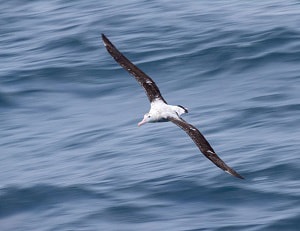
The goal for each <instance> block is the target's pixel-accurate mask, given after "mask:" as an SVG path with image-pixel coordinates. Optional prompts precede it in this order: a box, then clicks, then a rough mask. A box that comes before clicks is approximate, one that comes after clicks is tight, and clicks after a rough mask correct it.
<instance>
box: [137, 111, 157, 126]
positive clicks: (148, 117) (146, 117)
mask: <svg viewBox="0 0 300 231" xmlns="http://www.w3.org/2000/svg"><path fill="white" fill-rule="evenodd" d="M154 121H155V119H154V118H153V116H152V115H151V114H150V113H146V114H145V115H144V118H143V120H142V121H141V122H139V123H138V126H142V125H143V124H145V123H151V122H154Z"/></svg>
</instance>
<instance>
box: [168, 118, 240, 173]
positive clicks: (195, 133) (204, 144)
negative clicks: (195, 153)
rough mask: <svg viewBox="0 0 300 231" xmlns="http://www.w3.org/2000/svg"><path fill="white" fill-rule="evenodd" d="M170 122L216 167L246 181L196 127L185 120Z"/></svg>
mask: <svg viewBox="0 0 300 231" xmlns="http://www.w3.org/2000/svg"><path fill="white" fill-rule="evenodd" d="M169 120H170V121H172V122H173V123H174V124H176V125H177V126H179V127H180V128H182V129H183V130H184V131H185V132H186V133H187V134H188V135H189V136H190V137H191V138H192V140H193V141H194V143H195V144H196V145H197V147H198V148H199V149H200V151H201V152H202V153H203V154H204V155H205V156H206V157H207V158H208V159H210V160H211V161H212V162H213V163H214V164H215V165H216V166H218V167H219V168H221V169H223V170H224V171H225V172H228V173H229V174H231V175H233V176H235V177H238V178H241V179H244V177H242V176H241V175H240V174H238V173H237V172H236V171H235V170H233V169H232V168H230V167H229V166H228V165H227V164H225V162H224V161H223V160H221V158H220V157H219V156H218V155H217V154H216V153H215V151H214V150H213V148H212V147H211V146H210V144H209V143H208V141H207V140H206V139H205V137H204V136H203V135H202V134H201V132H200V131H199V130H198V129H197V128H196V127H194V126H193V125H191V124H189V123H187V122H186V121H184V120H183V119H181V118H180V119H177V118H172V117H171V118H169Z"/></svg>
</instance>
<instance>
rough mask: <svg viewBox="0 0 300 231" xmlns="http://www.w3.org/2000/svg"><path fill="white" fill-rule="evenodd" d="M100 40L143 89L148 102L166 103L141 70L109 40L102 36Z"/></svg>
mask: <svg viewBox="0 0 300 231" xmlns="http://www.w3.org/2000/svg"><path fill="white" fill-rule="evenodd" d="M102 40H103V42H104V45H105V47H106V50H107V51H108V53H109V54H110V55H111V56H112V57H113V58H114V59H115V60H116V61H117V63H119V64H120V65H121V66H122V67H123V68H124V69H125V70H126V71H128V72H129V73H130V74H132V75H133V76H134V77H135V79H136V80H137V81H138V83H139V84H140V85H141V86H142V87H143V88H144V89H145V91H146V94H147V96H148V99H149V100H150V102H152V101H154V100H156V99H161V100H162V101H164V102H165V103H167V102H166V101H165V100H164V98H163V97H162V96H161V94H160V91H159V89H158V87H157V86H156V84H155V82H154V81H153V80H152V79H151V78H150V77H149V76H148V75H146V74H145V73H144V72H143V71H142V70H141V69H139V68H138V67H137V66H135V65H134V64H133V63H132V62H130V60H129V59H127V58H126V57H125V56H124V55H123V54H122V53H121V52H120V51H119V50H118V49H117V48H116V47H115V46H114V45H113V44H112V43H111V42H110V41H109V40H108V38H107V37H106V36H105V35H104V34H102Z"/></svg>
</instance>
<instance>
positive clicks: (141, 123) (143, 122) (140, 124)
mask: <svg viewBox="0 0 300 231" xmlns="http://www.w3.org/2000/svg"><path fill="white" fill-rule="evenodd" d="M145 123H147V121H146V120H145V119H143V120H142V121H141V122H139V123H138V126H139V127H140V126H142V125H143V124H145Z"/></svg>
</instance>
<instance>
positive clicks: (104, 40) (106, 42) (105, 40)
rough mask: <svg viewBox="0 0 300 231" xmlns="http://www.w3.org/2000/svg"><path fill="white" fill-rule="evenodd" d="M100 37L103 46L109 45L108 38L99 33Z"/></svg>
mask: <svg viewBox="0 0 300 231" xmlns="http://www.w3.org/2000/svg"><path fill="white" fill-rule="evenodd" d="M101 37H102V41H103V44H104V46H107V44H108V43H109V40H108V38H107V37H106V36H105V34H103V33H101Z"/></svg>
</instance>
